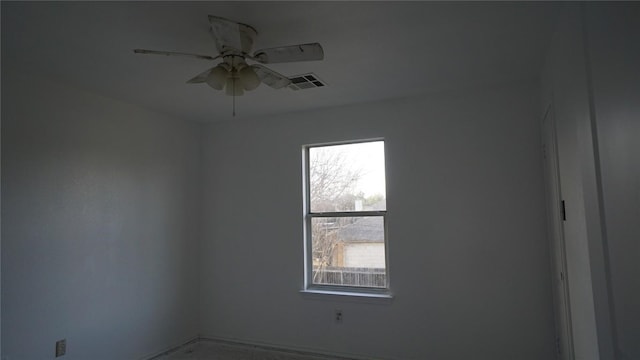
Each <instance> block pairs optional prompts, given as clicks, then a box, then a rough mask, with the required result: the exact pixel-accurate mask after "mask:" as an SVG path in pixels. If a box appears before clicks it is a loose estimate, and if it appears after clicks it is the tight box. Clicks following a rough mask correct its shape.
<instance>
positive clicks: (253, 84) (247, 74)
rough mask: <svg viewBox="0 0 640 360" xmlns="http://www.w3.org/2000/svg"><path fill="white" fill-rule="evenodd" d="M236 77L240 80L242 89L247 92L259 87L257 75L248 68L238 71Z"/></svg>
mask: <svg viewBox="0 0 640 360" xmlns="http://www.w3.org/2000/svg"><path fill="white" fill-rule="evenodd" d="M238 77H239V78H240V83H242V87H243V88H244V89H245V90H247V91H250V90H253V89H255V88H257V87H258V86H259V85H260V78H259V77H258V74H256V72H255V71H253V69H252V68H251V67H250V66H245V67H243V68H242V69H240V71H238Z"/></svg>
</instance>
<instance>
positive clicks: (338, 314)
mask: <svg viewBox="0 0 640 360" xmlns="http://www.w3.org/2000/svg"><path fill="white" fill-rule="evenodd" d="M334 320H335V321H336V323H338V324H342V310H340V309H336V312H335V317H334Z"/></svg>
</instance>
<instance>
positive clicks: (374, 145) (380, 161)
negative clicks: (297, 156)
mask: <svg viewBox="0 0 640 360" xmlns="http://www.w3.org/2000/svg"><path fill="white" fill-rule="evenodd" d="M304 150H305V151H304V159H305V162H304V163H305V175H306V176H305V184H304V185H305V186H304V188H305V199H306V202H305V237H306V239H305V241H306V244H305V252H306V254H305V255H306V261H305V264H306V269H305V276H306V279H305V282H306V288H307V289H312V290H313V289H316V290H332V291H348V292H370V293H376V292H386V290H388V288H389V278H388V271H387V235H386V233H387V232H386V224H385V220H386V215H387V211H386V210H387V204H386V190H385V162H384V141H381V140H379V141H366V142H354V143H348V144H344V143H343V144H334V145H318V146H307V147H305V149H304Z"/></svg>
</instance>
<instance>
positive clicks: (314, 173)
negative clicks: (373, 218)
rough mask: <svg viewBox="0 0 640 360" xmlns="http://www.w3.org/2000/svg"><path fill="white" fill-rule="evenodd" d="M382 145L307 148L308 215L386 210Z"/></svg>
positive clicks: (357, 144)
mask: <svg viewBox="0 0 640 360" xmlns="http://www.w3.org/2000/svg"><path fill="white" fill-rule="evenodd" d="M384 179H385V174H384V142H383V141H372V142H366V143H355V144H345V145H331V146H317V147H311V148H309V200H310V209H311V212H312V213H317V212H331V211H367V210H386V209H387V204H386V191H385V181H384Z"/></svg>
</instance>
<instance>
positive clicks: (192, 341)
mask: <svg viewBox="0 0 640 360" xmlns="http://www.w3.org/2000/svg"><path fill="white" fill-rule="evenodd" d="M198 341H200V337H199V336H192V337H190V338H188V339H187V340H185V341H182V342H179V343H178V344H179V345H173V346H169V347H168V348H166V349H164V350H162V351H159V352H157V353H154V354H152V355H147V356H144V357H141V358H140V360H154V359H158V358H160V357H161V356H165V355H169V354H171V353H174V352H176V351H178V350H180V349H182V348H183V347H185V346H188V345H191V344H195V343H197V342H198Z"/></svg>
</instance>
